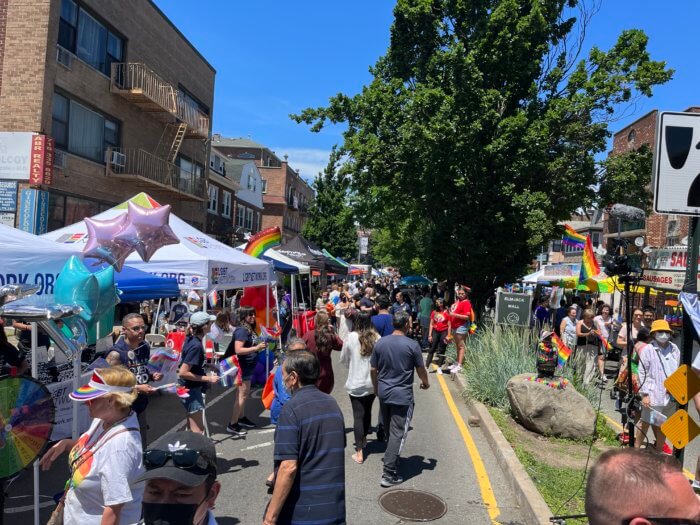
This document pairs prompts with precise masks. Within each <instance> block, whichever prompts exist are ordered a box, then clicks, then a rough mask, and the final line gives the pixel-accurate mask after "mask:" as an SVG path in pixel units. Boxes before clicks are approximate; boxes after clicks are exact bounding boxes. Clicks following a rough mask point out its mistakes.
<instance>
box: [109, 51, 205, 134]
mask: <svg viewBox="0 0 700 525" xmlns="http://www.w3.org/2000/svg"><path fill="white" fill-rule="evenodd" d="M111 80H112V81H111V91H112V93H117V94H118V95H121V96H122V97H124V98H125V99H127V100H129V101H131V102H133V103H134V104H136V105H138V106H140V107H141V108H142V109H143V110H144V111H147V112H153V113H166V114H169V115H170V116H172V117H175V118H176V119H177V120H179V121H180V122H184V123H185V124H187V135H188V136H190V137H199V138H207V137H208V136H209V117H208V116H207V115H205V114H204V113H203V112H202V111H201V110H200V109H199V108H198V107H197V106H196V105H194V104H192V102H190V101H188V100H187V99H186V98H185V96H184V94H183V93H182V92H181V91H179V90H177V89H175V87H173V85H172V84H170V83H169V82H166V81H165V80H163V78H161V77H160V75H158V73H156V72H155V71H153V70H152V69H151V68H149V67H148V66H146V65H145V64H139V63H134V62H121V63H114V64H112V77H111Z"/></svg>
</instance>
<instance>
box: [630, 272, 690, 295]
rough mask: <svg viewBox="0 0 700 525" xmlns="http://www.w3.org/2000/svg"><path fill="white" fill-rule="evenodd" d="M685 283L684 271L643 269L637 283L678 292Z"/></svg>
mask: <svg viewBox="0 0 700 525" xmlns="http://www.w3.org/2000/svg"><path fill="white" fill-rule="evenodd" d="M684 283H685V272H683V271H672V270H644V274H643V275H642V277H641V279H640V281H639V284H641V285H642V286H650V287H652V288H657V289H660V290H669V291H672V292H680V291H681V289H682V288H683V284H684Z"/></svg>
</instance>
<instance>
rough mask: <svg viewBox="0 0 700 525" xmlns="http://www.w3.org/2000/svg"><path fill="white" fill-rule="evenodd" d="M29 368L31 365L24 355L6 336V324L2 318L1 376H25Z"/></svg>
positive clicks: (0, 338)
mask: <svg viewBox="0 0 700 525" xmlns="http://www.w3.org/2000/svg"><path fill="white" fill-rule="evenodd" d="M28 368H29V363H27V360H26V359H25V358H24V356H23V355H22V353H21V352H20V351H19V350H17V349H16V348H15V347H14V346H13V345H12V344H11V343H10V342H9V341H8V340H7V334H5V323H4V321H2V318H0V376H4V375H17V376H20V375H22V374H24V373H25V372H26V371H27V369H28Z"/></svg>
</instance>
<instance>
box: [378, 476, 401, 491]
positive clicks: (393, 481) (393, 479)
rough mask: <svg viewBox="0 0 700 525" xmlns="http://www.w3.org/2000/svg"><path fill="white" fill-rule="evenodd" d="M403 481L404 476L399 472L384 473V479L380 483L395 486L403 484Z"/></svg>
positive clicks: (385, 485)
mask: <svg viewBox="0 0 700 525" xmlns="http://www.w3.org/2000/svg"><path fill="white" fill-rule="evenodd" d="M401 483H403V478H402V477H401V476H399V475H397V474H394V475H393V476H392V475H389V474H384V475H383V476H382V480H381V481H380V482H379V484H380V485H381V486H382V487H385V488H386V487H393V486H395V485H401Z"/></svg>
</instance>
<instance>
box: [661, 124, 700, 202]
mask: <svg viewBox="0 0 700 525" xmlns="http://www.w3.org/2000/svg"><path fill="white" fill-rule="evenodd" d="M698 117H700V114H697V113H672V112H662V113H661V114H660V115H659V121H658V126H657V130H656V150H655V155H654V174H653V177H652V183H653V185H654V211H655V212H657V213H677V214H682V215H700V149H698V148H697V147H696V146H697V145H698V144H700V118H698Z"/></svg>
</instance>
